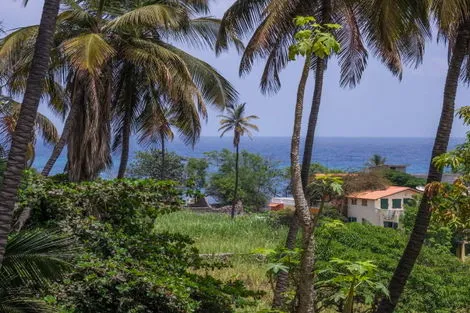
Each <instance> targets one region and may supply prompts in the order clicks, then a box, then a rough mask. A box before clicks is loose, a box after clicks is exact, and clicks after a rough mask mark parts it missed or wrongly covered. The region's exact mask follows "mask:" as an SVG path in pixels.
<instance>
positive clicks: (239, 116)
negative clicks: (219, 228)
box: [219, 103, 259, 218]
mask: <svg viewBox="0 0 470 313" xmlns="http://www.w3.org/2000/svg"><path fill="white" fill-rule="evenodd" d="M245 106H246V103H242V104H239V105H234V106H231V107H229V108H228V109H227V114H226V115H220V117H221V118H222V119H221V120H220V125H221V126H220V128H219V131H221V132H222V133H221V134H220V137H223V136H224V135H225V134H226V133H227V132H229V131H233V146H234V147H235V187H234V190H233V203H232V212H231V217H232V218H234V217H235V206H236V205H237V202H238V183H239V181H238V180H239V179H238V175H239V171H238V163H239V162H238V161H239V160H238V159H239V155H240V153H239V148H240V138H241V137H242V136H245V134H246V135H248V136H249V137H250V138H251V137H252V132H251V131H252V130H254V131H258V126H256V125H255V124H253V123H252V122H251V121H252V120H256V119H259V117H258V116H256V115H248V116H246V115H245Z"/></svg>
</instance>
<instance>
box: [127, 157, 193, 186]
mask: <svg viewBox="0 0 470 313" xmlns="http://www.w3.org/2000/svg"><path fill="white" fill-rule="evenodd" d="M128 173H129V176H130V177H134V178H153V179H160V180H174V181H177V182H183V180H184V159H183V157H181V156H179V155H177V154H176V153H174V152H165V162H163V163H162V151H161V150H156V149H151V150H149V151H139V152H137V154H136V156H135V161H134V162H132V163H131V165H130V166H129V170H128ZM162 175H163V176H162Z"/></svg>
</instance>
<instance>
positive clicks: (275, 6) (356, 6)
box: [217, 0, 429, 307]
mask: <svg viewBox="0 0 470 313" xmlns="http://www.w3.org/2000/svg"><path fill="white" fill-rule="evenodd" d="M284 2H285V1H282V0H261V1H259V0H237V1H235V3H234V4H233V5H232V6H231V7H230V8H229V9H228V10H227V12H226V13H225V14H224V17H223V19H222V24H221V29H220V32H219V38H218V45H217V51H218V52H220V51H222V50H223V49H226V48H228V46H229V44H230V43H231V42H230V38H231V37H233V36H234V35H236V37H237V38H243V37H244V36H245V37H246V36H247V35H248V34H253V35H252V36H251V38H250V40H249V43H248V45H247V48H246V50H245V51H244V54H243V56H242V60H241V64H240V75H244V74H247V73H248V72H250V70H251V68H252V66H253V64H254V62H255V60H256V59H257V58H262V59H266V64H265V68H264V72H263V74H262V77H261V90H262V91H263V92H264V93H272V92H277V91H278V90H279V89H280V87H281V81H280V72H281V71H282V70H283V69H284V68H285V67H286V65H287V63H288V47H289V46H290V45H291V44H292V42H293V39H292V38H293V34H294V33H295V31H296V27H295V25H293V24H292V22H291V21H292V19H293V18H295V17H296V16H302V15H309V16H314V17H316V18H317V20H318V21H319V22H323V23H338V24H340V25H342V26H343V27H342V28H341V29H340V30H338V31H337V32H336V35H337V38H338V41H339V42H340V44H341V46H342V51H341V52H340V55H339V58H338V60H339V63H340V67H341V77H340V84H341V85H342V86H349V87H354V86H355V85H356V84H358V83H359V81H360V79H361V77H362V73H363V71H364V69H365V67H366V65H367V58H368V53H367V50H366V46H369V47H370V49H371V50H372V52H373V54H374V55H376V56H377V57H378V58H380V59H381V61H382V62H383V63H385V65H386V66H387V67H388V68H389V69H390V70H391V71H392V73H393V74H394V75H396V76H398V77H400V78H401V75H402V63H403V62H405V63H412V64H413V63H414V64H416V65H417V64H419V63H420V62H421V60H422V55H423V52H424V39H425V38H426V37H427V36H428V35H429V31H428V28H429V27H428V15H427V2H426V1H399V2H393V3H392V2H386V1H382V2H380V5H378V4H377V2H376V1H373V0H366V1H347V0H317V1H310V0H293V1H288V3H287V4H285V3H284ZM327 63H328V58H325V59H321V58H317V57H315V56H312V60H311V68H312V69H314V70H315V86H314V93H313V99H312V106H311V110H310V115H309V121H308V129H307V138H306V141H305V148H304V155H303V160H302V170H301V176H302V183H303V187H304V188H305V186H306V185H307V182H308V176H309V168H310V164H311V159H312V154H313V143H314V135H315V129H316V123H317V120H318V112H319V109H320V102H321V93H322V89H323V77H324V72H325V70H326V66H327ZM296 221H297V219H296V218H294V220H293V222H292V224H291V227H290V228H289V233H288V237H287V242H286V246H287V247H288V248H290V249H292V248H293V247H294V244H295V237H296V234H297V229H298V225H297V222H296ZM286 280H287V275H284V274H283V273H282V272H281V275H280V279H279V280H278V284H279V285H280V286H281V285H285V282H286ZM283 291H285V288H283V287H282V286H281V287H280V288H279V290H276V293H275V298H274V306H275V307H279V306H280V305H281V303H282V299H281V298H282V297H281V294H282V292H283Z"/></svg>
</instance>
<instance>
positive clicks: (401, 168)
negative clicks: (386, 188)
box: [365, 164, 408, 173]
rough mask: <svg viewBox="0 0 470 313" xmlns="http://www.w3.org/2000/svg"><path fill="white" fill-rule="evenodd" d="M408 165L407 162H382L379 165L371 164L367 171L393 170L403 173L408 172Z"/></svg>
mask: <svg viewBox="0 0 470 313" xmlns="http://www.w3.org/2000/svg"><path fill="white" fill-rule="evenodd" d="M407 167H408V165H405V164H382V165H377V166H370V167H368V168H366V170H365V171H366V172H367V173H368V172H372V171H377V170H379V171H380V170H392V171H397V172H401V173H406V168H407Z"/></svg>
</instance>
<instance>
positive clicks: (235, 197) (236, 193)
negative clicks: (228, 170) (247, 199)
mask: <svg viewBox="0 0 470 313" xmlns="http://www.w3.org/2000/svg"><path fill="white" fill-rule="evenodd" d="M239 146H240V145H239V144H237V145H236V147H235V190H234V192H233V203H232V212H231V214H230V216H231V217H232V219H233V218H234V217H235V207H236V205H237V202H238V175H239V173H238V158H239V150H238V149H239Z"/></svg>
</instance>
